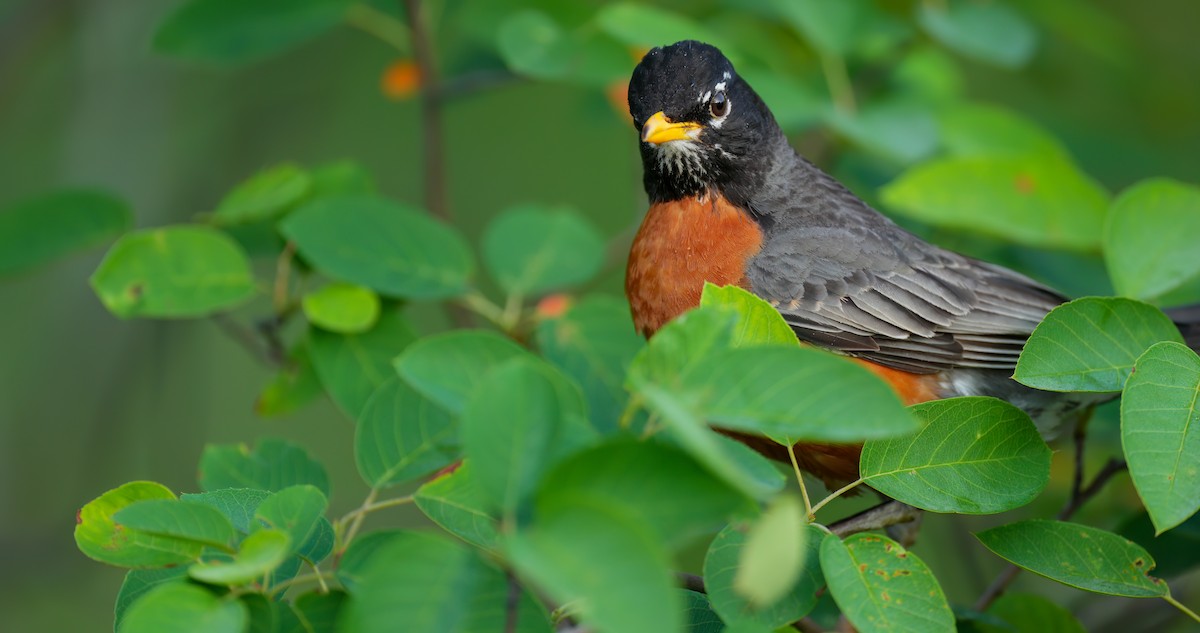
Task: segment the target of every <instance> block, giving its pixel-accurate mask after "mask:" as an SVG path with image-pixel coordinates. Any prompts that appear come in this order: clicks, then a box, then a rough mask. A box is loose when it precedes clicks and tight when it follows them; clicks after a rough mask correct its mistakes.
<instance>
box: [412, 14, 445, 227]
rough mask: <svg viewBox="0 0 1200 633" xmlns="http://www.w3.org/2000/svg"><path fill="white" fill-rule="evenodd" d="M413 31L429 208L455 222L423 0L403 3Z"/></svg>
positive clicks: (433, 212) (426, 195)
mask: <svg viewBox="0 0 1200 633" xmlns="http://www.w3.org/2000/svg"><path fill="white" fill-rule="evenodd" d="M403 2H404V11H405V13H406V14H407V15H408V23H409V25H410V30H411V32H412V44H413V58H414V61H415V62H416V64H417V71H418V72H419V73H420V74H421V135H422V136H421V141H422V143H421V144H422V150H423V152H424V158H423V162H424V163H425V206H426V207H427V208H428V209H429V212H430V213H432V214H433V215H434V216H436V217H438V218H439V219H441V220H443V221H445V222H452V221H453V218H452V217H451V214H450V207H449V204H448V203H447V196H446V171H445V167H446V166H445V145H444V143H443V140H444V139H443V138H442V103H441V100H440V99H439V98H438V91H439V90H440V88H439V78H438V73H437V63H436V61H435V60H434V51H433V43H432V42H431V41H430V38H429V25H428V24H427V23H426V21H425V15H424V12H423V11H422V8H423V6H422V4H421V1H420V0H403Z"/></svg>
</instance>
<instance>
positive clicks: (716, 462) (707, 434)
mask: <svg viewBox="0 0 1200 633" xmlns="http://www.w3.org/2000/svg"><path fill="white" fill-rule="evenodd" d="M638 395H639V396H640V397H641V398H642V399H643V401H644V402H645V404H646V407H647V408H648V409H649V410H650V411H652V412H654V413H656V414H658V415H659V416H660V417H661V418H662V422H663V424H664V425H665V426H666V428H667V429H668V431H669V432H670V433H669V437H670V438H671V439H673V440H674V441H675V442H677V443H678V444H679V446H680V447H682V448H683V449H684V451H686V452H687V453H688V454H689V455H691V456H692V457H694V458H695V459H696V461H698V462H700V463H701V464H704V466H705V467H706V468H708V469H709V471H711V472H712V473H713V474H714V475H716V476H717V477H720V478H721V479H722V480H723V481H725V482H726V483H728V484H729V485H731V486H733V487H734V488H735V489H736V490H739V491H741V492H742V493H743V494H746V495H749V496H750V497H752V498H754V499H759V500H763V499H767V498H769V497H770V496H771V495H773V494H774V493H775V492H777V491H778V490H779V489H780V488H781V487H782V482H781V481H779V480H769V479H764V478H763V477H762V472H761V469H758V468H755V467H754V466H753V465H752V464H753V462H747V460H746V453H745V451H743V450H742V449H741V448H739V447H738V446H737V445H736V443H734V442H733V441H732V440H729V439H728V438H726V437H724V436H721V435H718V434H717V433H716V432H715V431H713V430H712V429H710V428H708V425H707V424H706V423H705V422H704V419H703V418H702V417H700V414H699V413H698V412H697V409H696V407H695V405H694V404H693V403H691V402H688V401H686V400H681V399H680V398H679V396H678V395H677V394H675V393H672V392H671V391H669V390H668V389H665V388H662V387H659V386H657V385H654V384H647V385H644V386H642V387H641V388H640V389H639V391H638Z"/></svg>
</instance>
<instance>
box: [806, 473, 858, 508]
mask: <svg viewBox="0 0 1200 633" xmlns="http://www.w3.org/2000/svg"><path fill="white" fill-rule="evenodd" d="M862 482H863V480H862V477H859V478H858V479H855V480H854V481H852V482H850V483H848V484H846V485H845V486H842V487H841V488H838V489H837V490H835V491H833V492H832V493H831V494H830V495H829V496H828V497H825V498H824V499H821V500H820V501H818V502H817V505H815V506H813V507H812V512H811V514H816V513H817V511H818V510H820V509H821V508H824V507H825V504H827V503H829V502H830V501H833V500H834V499H837V498H838V497H840V496H842V495H844V494H846V493H847V492H850V490H852V489H853V488H854V487H856V486H858V485H859V484H861V483H862Z"/></svg>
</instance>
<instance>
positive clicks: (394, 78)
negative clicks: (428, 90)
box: [379, 59, 421, 99]
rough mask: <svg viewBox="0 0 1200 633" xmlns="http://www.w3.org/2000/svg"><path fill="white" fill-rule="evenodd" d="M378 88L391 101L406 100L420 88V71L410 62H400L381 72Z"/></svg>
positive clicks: (406, 60) (405, 60) (407, 60)
mask: <svg viewBox="0 0 1200 633" xmlns="http://www.w3.org/2000/svg"><path fill="white" fill-rule="evenodd" d="M379 84H380V85H379V88H380V90H382V91H383V94H385V95H387V96H388V97H389V98H391V99H406V98H408V97H411V96H413V94H415V93H416V92H417V89H418V88H420V87H421V71H420V69H418V68H417V65H416V64H414V63H413V62H412V60H409V59H404V60H400V61H398V62H396V63H394V64H392V65H391V66H388V67H387V69H386V70H384V71H383V77H381V78H380V82H379Z"/></svg>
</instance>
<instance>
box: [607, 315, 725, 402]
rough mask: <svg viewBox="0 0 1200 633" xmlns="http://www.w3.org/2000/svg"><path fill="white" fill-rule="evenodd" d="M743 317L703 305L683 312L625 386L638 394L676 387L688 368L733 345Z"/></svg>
mask: <svg viewBox="0 0 1200 633" xmlns="http://www.w3.org/2000/svg"><path fill="white" fill-rule="evenodd" d="M739 318H740V317H739V315H738V314H736V313H734V312H732V311H730V310H726V309H723V308H718V307H712V306H701V307H699V308H694V309H692V310H689V311H687V312H685V313H683V314H682V315H681V316H679V317H678V318H676V319H675V320H673V321H671V322H670V323H667V324H666V325H664V326H663V327H662V329H660V330H659V331H658V332H656V333H655V334H654V337H653V338H651V339H650V342H649V343H648V344H647V345H646V347H644V348H642V351H640V352H638V354H637V356H635V357H634V359H633V362H631V363H630V365H629V374H628V376H627V378H626V381H625V384H626V386H628V387H629V388H631V389H633V390H635V391H637V390H640V388H641V387H642V386H644V385H646V384H649V383H659V384H663V385H671V386H675V385H677V384H678V382H679V376H680V375H681V374H682V373H683V372H684V370H686V369H687V368H689V367H691V366H693V365H695V364H697V363H699V362H700V361H701V360H702V359H704V358H705V357H706V356H709V355H712V354H715V353H716V352H719V351H722V350H726V349H729V348H730V347H732V346H733V336H734V326H735V325H736V324H737V323H738V320H739Z"/></svg>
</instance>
